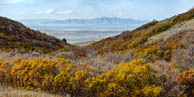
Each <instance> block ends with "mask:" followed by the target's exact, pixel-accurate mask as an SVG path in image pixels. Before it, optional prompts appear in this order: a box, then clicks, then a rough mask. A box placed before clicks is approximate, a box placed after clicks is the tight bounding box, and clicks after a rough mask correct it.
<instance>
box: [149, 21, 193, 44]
mask: <svg viewBox="0 0 194 97" xmlns="http://www.w3.org/2000/svg"><path fill="white" fill-rule="evenodd" d="M193 25H194V19H192V20H190V21H187V22H181V23H178V24H176V25H174V26H172V27H171V28H170V29H169V30H167V31H164V32H162V33H160V34H158V35H155V36H152V37H150V38H149V39H148V42H147V43H146V44H148V43H152V42H154V41H156V40H160V39H167V38H169V37H171V36H173V35H176V34H178V33H181V32H183V31H188V30H194V28H193Z"/></svg>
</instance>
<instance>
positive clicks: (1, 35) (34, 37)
mask: <svg viewBox="0 0 194 97" xmlns="http://www.w3.org/2000/svg"><path fill="white" fill-rule="evenodd" d="M65 46H66V47H68V46H70V45H69V44H67V43H66V42H64V41H62V40H59V39H57V38H55V37H53V36H49V35H46V34H45V33H41V32H39V31H35V30H32V29H30V28H27V27H25V26H24V25H23V24H21V23H19V22H16V21H13V20H10V19H7V18H4V17H0V48H1V49H4V50H12V49H23V48H25V49H27V50H33V49H37V50H43V51H45V52H48V51H54V50H57V49H60V48H63V47H65Z"/></svg>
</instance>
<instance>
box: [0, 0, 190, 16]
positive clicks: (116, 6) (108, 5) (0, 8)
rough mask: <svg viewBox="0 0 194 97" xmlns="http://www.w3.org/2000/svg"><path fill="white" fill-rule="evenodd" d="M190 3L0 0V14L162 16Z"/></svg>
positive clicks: (173, 0) (179, 0)
mask: <svg viewBox="0 0 194 97" xmlns="http://www.w3.org/2000/svg"><path fill="white" fill-rule="evenodd" d="M192 7H194V0H0V12H1V13H0V16H4V17H8V18H12V19H18V20H19V19H39V18H41V19H70V18H97V17H104V16H105V17H120V18H132V19H139V20H153V19H157V20H160V19H164V18H167V17H171V16H173V15H175V14H178V13H182V12H185V11H187V10H189V9H191V8H192Z"/></svg>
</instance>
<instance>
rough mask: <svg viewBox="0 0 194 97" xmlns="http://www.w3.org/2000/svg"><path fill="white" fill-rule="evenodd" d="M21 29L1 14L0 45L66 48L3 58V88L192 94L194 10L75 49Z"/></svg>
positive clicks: (155, 96) (110, 96) (85, 94)
mask: <svg viewBox="0 0 194 97" xmlns="http://www.w3.org/2000/svg"><path fill="white" fill-rule="evenodd" d="M5 20H6V21H5ZM15 23H16V24H17V26H13V25H16V24H15ZM1 25H2V26H1ZM22 27H24V26H23V25H21V24H20V23H17V22H14V21H10V20H7V19H4V18H3V19H2V22H0V31H2V33H1V34H0V37H1V41H2V43H3V44H1V48H4V49H6V48H11V47H12V45H16V44H17V43H18V42H19V43H22V44H23V43H27V44H30V45H33V46H35V47H40V48H47V49H48V48H49V49H51V50H56V49H58V48H62V49H59V50H57V51H55V52H52V53H51V54H49V55H48V54H47V55H39V56H38V57H42V56H47V57H43V58H32V59H29V58H25V57H23V55H21V56H22V57H20V58H16V59H13V58H10V59H9V60H1V58H0V85H1V86H3V87H10V86H11V87H13V88H19V89H24V90H30V91H44V92H49V93H54V94H59V95H62V96H71V97H193V95H194V9H191V10H190V11H188V12H186V13H183V14H179V15H177V16H174V17H172V18H169V19H166V20H163V21H152V22H150V23H148V24H145V25H143V26H141V27H139V28H137V29H135V30H133V31H125V32H123V33H122V34H120V35H117V36H115V37H110V38H107V39H104V40H101V41H98V42H95V43H93V44H91V45H89V46H87V47H82V48H76V49H73V50H67V49H66V48H63V46H64V45H63V43H64V42H62V41H60V40H58V39H56V38H53V37H50V36H47V35H44V34H41V33H38V32H37V31H33V30H30V29H28V28H26V27H24V29H21V28H22ZM9 28H10V29H9ZM13 29H14V30H13ZM12 30H13V31H12ZM37 35H38V36H37ZM42 35H43V36H42ZM23 36H25V37H23ZM40 37H41V38H40ZM31 40H32V41H31ZM34 41H35V42H34ZM0 43H1V42H0ZM5 43H6V44H5ZM39 43H40V44H39ZM47 43H48V44H47ZM64 44H66V43H64ZM66 45H68V44H66ZM68 46H69V45H68ZM12 48H13V47H12ZM14 48H15V47H14ZM27 48H31V47H29V46H27ZM1 54H2V53H1ZM29 54H33V53H32V52H29ZM55 55H56V56H55ZM8 57H10V56H8ZM36 57H37V56H36ZM3 58H5V57H3ZM0 92H1V91H0ZM4 92H5V91H4ZM0 96H1V93H0ZM27 97H28V96H27Z"/></svg>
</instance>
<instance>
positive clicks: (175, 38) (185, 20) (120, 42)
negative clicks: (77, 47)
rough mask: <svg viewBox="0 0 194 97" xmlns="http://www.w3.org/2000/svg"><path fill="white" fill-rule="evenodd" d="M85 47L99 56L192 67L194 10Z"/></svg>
mask: <svg viewBox="0 0 194 97" xmlns="http://www.w3.org/2000/svg"><path fill="white" fill-rule="evenodd" d="M87 48H88V49H90V50H91V49H93V50H94V51H96V52H97V53H98V54H102V55H106V54H107V53H118V52H121V53H123V54H127V53H130V54H131V55H132V57H133V59H136V58H144V59H146V60H149V61H156V60H165V61H167V62H172V61H173V62H176V63H177V64H178V65H183V64H184V65H183V66H186V65H187V66H188V67H187V69H188V68H191V67H192V68H193V67H194V65H193V64H194V63H193V61H192V60H193V57H194V56H193V54H192V52H194V50H193V48H194V9H191V10H189V11H188V12H186V13H183V14H179V15H177V16H174V17H171V18H168V19H166V20H163V21H152V22H150V23H147V24H145V25H143V26H141V27H139V28H137V29H135V30H132V31H125V32H123V33H122V34H120V35H117V36H115V37H110V38H106V39H104V40H101V41H98V42H96V43H93V44H91V45H89V46H88V47H87ZM183 53H184V56H183V55H182V54H183ZM180 61H181V62H180Z"/></svg>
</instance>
